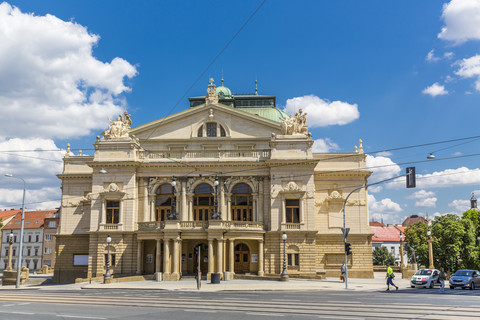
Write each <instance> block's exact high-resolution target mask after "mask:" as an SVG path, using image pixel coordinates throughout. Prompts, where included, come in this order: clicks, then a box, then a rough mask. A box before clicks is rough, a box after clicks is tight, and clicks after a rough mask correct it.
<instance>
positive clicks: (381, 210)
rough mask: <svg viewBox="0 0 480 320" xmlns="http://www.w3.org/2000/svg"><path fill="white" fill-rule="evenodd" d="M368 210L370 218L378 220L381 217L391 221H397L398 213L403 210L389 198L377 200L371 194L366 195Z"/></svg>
mask: <svg viewBox="0 0 480 320" xmlns="http://www.w3.org/2000/svg"><path fill="white" fill-rule="evenodd" d="M368 211H369V215H370V217H371V218H373V219H375V220H377V221H380V220H381V219H382V218H384V219H386V220H388V221H390V222H393V221H399V219H400V215H399V213H400V212H402V211H403V209H402V208H401V207H400V205H399V204H398V203H396V202H394V201H392V200H391V199H389V198H385V199H382V200H380V201H377V199H375V197H374V196H373V195H371V194H369V195H368Z"/></svg>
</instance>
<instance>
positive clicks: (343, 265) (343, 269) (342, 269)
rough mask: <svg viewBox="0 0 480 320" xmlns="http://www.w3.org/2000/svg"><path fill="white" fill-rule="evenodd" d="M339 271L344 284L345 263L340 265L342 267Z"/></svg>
mask: <svg viewBox="0 0 480 320" xmlns="http://www.w3.org/2000/svg"><path fill="white" fill-rule="evenodd" d="M340 271H342V280H343V282H345V274H346V273H347V269H346V268H345V263H344V264H342V266H341V267H340Z"/></svg>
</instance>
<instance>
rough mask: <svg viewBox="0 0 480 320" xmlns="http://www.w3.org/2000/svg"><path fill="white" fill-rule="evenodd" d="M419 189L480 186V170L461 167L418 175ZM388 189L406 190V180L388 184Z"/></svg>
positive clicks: (397, 180)
mask: <svg viewBox="0 0 480 320" xmlns="http://www.w3.org/2000/svg"><path fill="white" fill-rule="evenodd" d="M416 177H417V179H416V182H417V188H423V189H430V188H446V187H455V186H464V185H478V184H480V169H478V168H476V169H468V168H467V167H460V168H457V169H446V170H443V171H435V172H433V173H429V174H418V173H417V174H416ZM387 187H388V188H395V189H399V188H405V178H403V179H396V180H394V181H393V182H392V183H388V184H387Z"/></svg>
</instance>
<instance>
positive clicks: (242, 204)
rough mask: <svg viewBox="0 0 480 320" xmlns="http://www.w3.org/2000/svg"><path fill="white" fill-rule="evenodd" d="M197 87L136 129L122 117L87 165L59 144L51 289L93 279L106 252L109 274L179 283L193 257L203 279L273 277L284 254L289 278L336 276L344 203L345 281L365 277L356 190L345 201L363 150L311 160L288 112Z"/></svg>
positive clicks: (365, 229)
mask: <svg viewBox="0 0 480 320" xmlns="http://www.w3.org/2000/svg"><path fill="white" fill-rule="evenodd" d="M207 92H208V94H207V95H206V96H205V97H193V98H189V101H190V108H188V109H187V110H184V111H181V112H179V113H177V114H173V115H170V116H168V117H165V118H162V119H159V120H154V121H152V122H149V123H146V124H143V125H140V126H138V127H135V128H131V124H132V119H131V117H130V115H129V114H128V113H127V112H125V114H123V115H119V117H118V118H117V119H116V120H111V121H110V126H109V128H107V130H106V131H104V132H103V133H102V137H100V136H99V137H97V140H96V141H95V143H94V147H95V151H94V154H93V155H91V156H85V155H74V154H72V152H71V151H70V147H69V146H68V148H67V152H66V154H65V157H64V170H63V172H62V173H61V174H59V175H58V177H59V178H60V179H61V180H62V203H61V210H60V225H59V230H58V233H57V237H56V266H55V280H56V281H57V282H72V281H74V280H75V278H87V277H100V276H103V274H104V273H105V265H106V258H107V254H108V251H109V252H110V257H109V258H110V262H111V265H112V268H111V271H112V272H113V274H114V276H115V277H120V276H123V275H134V274H154V273H156V274H157V275H158V276H161V278H162V279H163V280H178V279H180V278H181V277H182V276H183V275H192V274H194V272H195V270H196V268H197V263H198V261H199V260H200V268H201V270H202V273H203V274H205V275H207V277H210V275H211V274H212V273H220V274H221V277H222V279H224V280H229V279H232V278H233V277H234V275H235V274H252V275H259V276H263V275H279V274H280V273H281V272H282V262H283V257H284V253H285V257H286V263H287V268H288V273H289V275H290V276H291V277H316V276H317V275H318V274H322V275H327V276H338V274H339V272H340V271H339V270H340V266H341V265H342V263H343V262H344V243H343V235H342V230H341V228H342V227H343V213H342V209H343V206H344V204H345V205H346V206H345V207H346V225H347V227H348V228H350V233H349V235H348V242H350V243H352V249H353V254H352V255H350V256H348V266H349V268H350V269H349V275H350V276H353V277H373V265H372V249H371V248H372V238H371V231H370V227H369V224H368V221H369V217H368V209H367V191H366V190H365V189H359V190H357V191H355V192H353V193H352V195H351V196H350V197H349V198H348V201H346V203H345V199H346V197H347V196H348V195H349V193H350V192H352V191H353V190H354V189H355V188H357V187H358V186H362V185H366V184H367V178H368V177H369V175H370V172H369V171H367V170H366V165H365V154H364V152H363V147H362V142H361V141H360V142H359V145H358V147H355V150H353V151H352V152H346V153H314V152H313V151H312V145H313V140H312V137H311V134H310V133H309V132H308V127H307V126H306V117H307V115H306V114H305V113H303V112H302V110H299V111H298V112H297V113H296V114H295V115H287V114H286V113H285V112H283V111H282V110H280V109H278V108H277V107H276V100H275V96H271V95H260V94H258V92H257V90H256V91H255V93H254V94H248V95H233V94H232V93H231V91H230V90H229V89H228V88H227V87H225V86H224V85H223V80H222V85H221V86H219V87H217V88H215V85H214V83H213V80H211V81H210V83H209V85H208V90H207ZM352 149H353V148H352ZM284 233H285V234H286V235H287V239H286V241H285V248H286V250H285V251H286V252H284V251H283V248H284V243H283V240H282V235H283V234H284ZM109 235H110V236H111V239H112V241H111V243H110V244H107V242H106V239H107V236H109ZM195 248H200V253H199V254H200V257H198V256H197V253H196V252H197V251H196V250H195ZM108 249H109V250H108ZM198 258H200V259H199V260H198Z"/></svg>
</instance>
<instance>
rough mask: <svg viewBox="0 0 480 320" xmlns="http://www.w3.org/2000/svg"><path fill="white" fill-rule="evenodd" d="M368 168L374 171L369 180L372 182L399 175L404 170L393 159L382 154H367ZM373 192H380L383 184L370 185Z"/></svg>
mask: <svg viewBox="0 0 480 320" xmlns="http://www.w3.org/2000/svg"><path fill="white" fill-rule="evenodd" d="M366 162H367V170H370V171H372V175H371V176H370V178H368V180H369V181H370V182H377V181H382V180H385V179H390V178H393V177H395V176H397V175H398V174H399V173H400V171H401V170H402V169H401V168H400V166H398V165H397V164H396V163H395V162H393V161H392V159H390V158H388V157H382V156H377V157H375V156H371V155H367V159H366ZM369 190H370V191H372V192H379V191H380V190H381V186H374V187H369Z"/></svg>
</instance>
